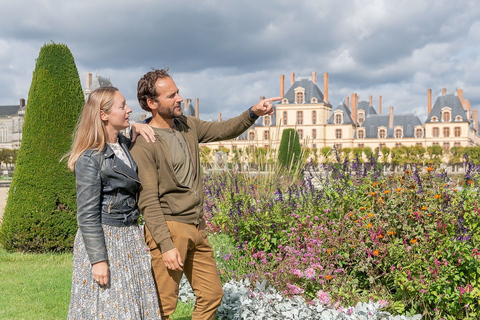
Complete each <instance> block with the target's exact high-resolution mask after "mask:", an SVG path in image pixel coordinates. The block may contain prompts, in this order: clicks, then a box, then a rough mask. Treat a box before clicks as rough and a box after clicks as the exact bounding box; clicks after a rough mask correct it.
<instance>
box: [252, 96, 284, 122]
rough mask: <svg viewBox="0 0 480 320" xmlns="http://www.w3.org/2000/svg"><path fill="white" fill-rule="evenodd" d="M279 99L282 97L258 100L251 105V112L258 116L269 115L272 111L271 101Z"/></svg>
mask: <svg viewBox="0 0 480 320" xmlns="http://www.w3.org/2000/svg"><path fill="white" fill-rule="evenodd" d="M279 100H282V97H275V98H268V99H263V100H260V102H259V103H257V104H256V105H254V106H253V107H252V112H253V113H254V114H255V115H257V116H259V117H260V116H264V115H271V114H273V112H274V110H273V104H272V102H274V101H279Z"/></svg>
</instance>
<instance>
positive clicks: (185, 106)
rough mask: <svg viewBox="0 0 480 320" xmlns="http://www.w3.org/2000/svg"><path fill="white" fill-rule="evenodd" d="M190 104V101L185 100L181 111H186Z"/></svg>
mask: <svg viewBox="0 0 480 320" xmlns="http://www.w3.org/2000/svg"><path fill="white" fill-rule="evenodd" d="M190 103H192V99H185V103H184V104H183V110H185V111H187V109H188V106H189V105H190Z"/></svg>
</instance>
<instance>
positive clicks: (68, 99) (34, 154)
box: [0, 43, 84, 252]
mask: <svg viewBox="0 0 480 320" xmlns="http://www.w3.org/2000/svg"><path fill="white" fill-rule="evenodd" d="M83 104H84V98H83V92H82V86H81V83H80V78H79V75H78V71H77V67H76V65H75V60H74V58H73V55H72V53H71V52H70V50H69V49H68V47H67V46H66V45H63V44H55V43H50V44H45V45H44V46H43V47H42V48H41V49H40V53H39V55H38V59H37V62H36V66H35V70H34V72H33V78H32V84H31V87H30V91H29V93H28V104H27V109H26V113H25V121H24V126H23V137H22V144H21V147H20V150H19V152H18V158H17V162H16V166H15V171H14V175H13V180H12V184H11V186H10V190H9V195H8V199H7V205H6V207H5V214H4V217H3V223H2V226H1V229H0V242H1V243H2V245H3V246H4V248H5V249H6V250H8V251H26V252H47V251H67V250H71V248H72V246H73V240H74V237H75V233H76V229H77V223H76V196H75V178H74V175H73V174H72V173H71V172H70V171H69V170H68V168H67V166H66V164H65V163H60V161H59V160H60V158H61V157H62V155H63V154H65V153H66V152H67V151H68V150H69V149H70V146H71V135H72V132H73V130H74V127H75V124H76V120H77V118H78V116H79V114H80V111H81V109H82V106H83Z"/></svg>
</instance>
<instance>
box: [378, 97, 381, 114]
mask: <svg viewBox="0 0 480 320" xmlns="http://www.w3.org/2000/svg"><path fill="white" fill-rule="evenodd" d="M378 114H382V96H380V97H378Z"/></svg>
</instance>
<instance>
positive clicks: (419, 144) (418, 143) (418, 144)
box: [415, 142, 423, 147]
mask: <svg viewBox="0 0 480 320" xmlns="http://www.w3.org/2000/svg"><path fill="white" fill-rule="evenodd" d="M415 145H417V146H419V147H421V146H423V143H421V142H417V143H416V144H415Z"/></svg>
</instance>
